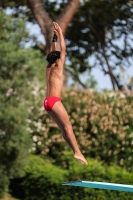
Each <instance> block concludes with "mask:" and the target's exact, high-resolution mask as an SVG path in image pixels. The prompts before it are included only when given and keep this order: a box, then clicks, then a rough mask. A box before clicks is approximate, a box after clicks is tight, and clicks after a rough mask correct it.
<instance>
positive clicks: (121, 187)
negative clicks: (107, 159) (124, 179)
mask: <svg viewBox="0 0 133 200" xmlns="http://www.w3.org/2000/svg"><path fill="white" fill-rule="evenodd" d="M62 185H66V186H67V185H69V186H79V187H87V188H97V189H105V190H118V191H124V192H133V185H124V184H116V183H105V182H95V181H82V180H81V181H71V182H64V183H62Z"/></svg>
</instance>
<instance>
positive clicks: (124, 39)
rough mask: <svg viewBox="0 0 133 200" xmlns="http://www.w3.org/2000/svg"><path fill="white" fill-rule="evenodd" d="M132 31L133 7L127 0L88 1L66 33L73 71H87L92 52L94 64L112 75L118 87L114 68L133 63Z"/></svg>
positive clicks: (113, 83)
mask: <svg viewBox="0 0 133 200" xmlns="http://www.w3.org/2000/svg"><path fill="white" fill-rule="evenodd" d="M132 31H133V9H132V4H131V3H129V2H128V1H118V0H111V1H107V0H97V1H90V0H89V1H85V3H84V5H82V6H80V9H79V10H78V12H77V13H76V15H75V16H74V19H73V21H72V23H71V26H69V28H68V31H67V35H66V36H67V39H68V41H69V43H68V46H67V49H68V53H69V57H70V58H71V60H72V66H74V67H73V68H72V70H75V71H80V72H84V71H86V70H87V69H88V68H89V67H90V66H89V67H88V65H87V64H86V65H85V63H86V60H87V58H88V57H89V56H90V55H93V57H94V60H95V62H94V63H93V67H95V66H96V67H99V68H100V69H101V70H102V71H103V73H104V74H108V75H109V76H110V79H111V82H112V86H113V89H114V90H115V89H116V88H117V87H119V82H118V81H117V78H116V74H115V70H116V69H117V68H118V67H119V66H123V67H129V66H130V64H131V63H132V56H133V45H132V41H133V37H132ZM71 33H73V34H71ZM120 43H121V45H120ZM82 63H84V65H82ZM69 69H70V68H69Z"/></svg>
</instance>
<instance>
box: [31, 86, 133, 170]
mask: <svg viewBox="0 0 133 200" xmlns="http://www.w3.org/2000/svg"><path fill="white" fill-rule="evenodd" d="M62 100H63V104H64V105H65V107H66V110H67V111H68V114H69V116H70V120H71V122H72V125H73V129H74V133H75V135H76V138H77V140H78V143H79V146H80V148H81V150H82V152H83V153H84V155H85V156H87V157H92V158H95V159H97V160H102V161H103V162H105V163H106V164H109V165H110V164H111V163H112V162H113V163H116V164H118V165H119V166H122V167H123V166H124V167H126V169H127V170H129V171H132V170H133V156H132V153H133V112H132V110H133V101H132V98H130V97H129V98H126V97H123V96H121V95H120V94H116V93H111V92H110V93H107V94H106V93H103V94H99V93H96V92H90V91H88V90H85V91H81V90H76V89H70V90H66V91H64V93H63V96H62ZM33 116H36V114H35V113H34V114H33ZM29 126H30V128H31V130H32V132H33V133H32V134H33V138H34V139H35V140H34V150H35V153H37V154H41V155H42V156H46V155H47V156H49V157H50V158H51V161H52V162H53V163H54V162H56V164H59V165H61V162H62V157H63V156H64V153H65V151H66V150H67V151H68V150H69V147H68V146H67V145H66V144H65V142H64V140H63V138H62V136H61V133H60V130H59V129H58V128H57V125H56V124H55V123H54V122H53V121H52V120H51V119H50V118H49V116H48V114H47V113H46V112H45V111H44V110H43V109H42V110H41V112H40V117H39V119H34V121H30V124H29ZM55 158H56V159H55ZM64 162H66V161H64V160H63V162H62V166H63V167H64V166H66V167H68V163H67V162H66V164H63V163H64Z"/></svg>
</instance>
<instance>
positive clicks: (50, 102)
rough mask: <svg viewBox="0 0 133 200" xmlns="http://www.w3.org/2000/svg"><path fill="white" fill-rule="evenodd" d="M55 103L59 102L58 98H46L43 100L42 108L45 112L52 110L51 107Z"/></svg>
mask: <svg viewBox="0 0 133 200" xmlns="http://www.w3.org/2000/svg"><path fill="white" fill-rule="evenodd" d="M57 101H61V98H60V97H56V96H51V97H46V98H45V100H44V108H45V110H49V111H50V110H52V107H53V106H54V104H55V103H56V102H57Z"/></svg>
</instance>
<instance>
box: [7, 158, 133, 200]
mask: <svg viewBox="0 0 133 200" xmlns="http://www.w3.org/2000/svg"><path fill="white" fill-rule="evenodd" d="M71 164H72V165H71V167H70V169H69V170H65V169H61V168H57V167H56V166H54V165H52V164H50V163H48V162H46V160H43V159H42V158H40V157H39V156H32V157H31V159H30V162H29V164H28V165H27V166H26V167H25V172H26V175H25V177H23V178H21V179H14V180H12V182H11V187H10V189H11V191H12V194H13V196H14V197H16V198H18V199H20V200H21V199H22V200H38V199H39V200H44V199H45V200H58V199H60V200H79V199H84V200H98V199H99V200H105V199H109V200H114V199H115V200H132V193H128V192H120V191H109V190H99V189H90V188H81V187H71V186H62V182H67V181H74V180H88V181H101V182H102V181H103V182H112V183H113V182H115V183H121V184H133V174H132V173H129V172H127V171H126V170H124V169H121V168H120V167H118V166H111V167H105V166H103V165H102V163H100V162H96V161H94V160H89V166H87V167H86V166H84V165H81V164H80V163H78V161H75V160H73V161H72V163H71Z"/></svg>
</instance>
